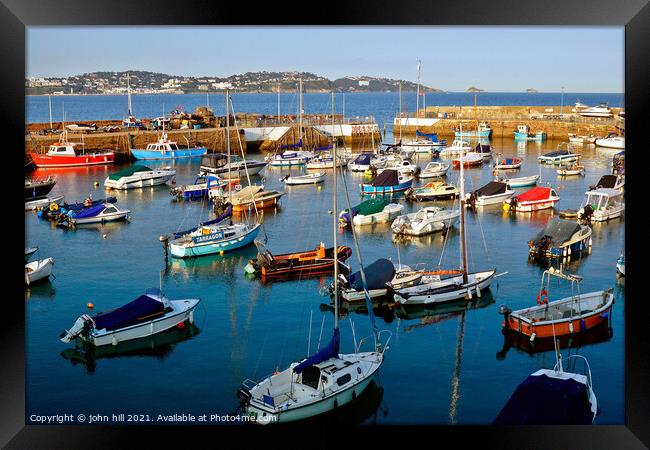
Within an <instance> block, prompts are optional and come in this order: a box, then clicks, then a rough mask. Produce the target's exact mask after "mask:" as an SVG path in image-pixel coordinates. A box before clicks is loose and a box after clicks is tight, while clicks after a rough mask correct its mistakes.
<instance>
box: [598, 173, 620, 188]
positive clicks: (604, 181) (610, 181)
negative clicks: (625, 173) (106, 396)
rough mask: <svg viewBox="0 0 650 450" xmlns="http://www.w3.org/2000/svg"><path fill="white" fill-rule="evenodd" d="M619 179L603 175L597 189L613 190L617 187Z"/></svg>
mask: <svg viewBox="0 0 650 450" xmlns="http://www.w3.org/2000/svg"><path fill="white" fill-rule="evenodd" d="M617 178H618V177H617V176H616V175H603V176H602V177H600V180H598V183H596V187H599V188H609V189H613V188H614V186H616V180H617Z"/></svg>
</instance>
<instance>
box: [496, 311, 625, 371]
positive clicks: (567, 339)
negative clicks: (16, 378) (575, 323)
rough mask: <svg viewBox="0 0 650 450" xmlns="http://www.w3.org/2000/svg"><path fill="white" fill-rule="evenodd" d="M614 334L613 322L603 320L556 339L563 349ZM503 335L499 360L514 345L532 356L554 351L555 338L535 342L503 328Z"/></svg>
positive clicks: (590, 342)
mask: <svg viewBox="0 0 650 450" xmlns="http://www.w3.org/2000/svg"><path fill="white" fill-rule="evenodd" d="M610 321H611V315H610ZM613 335H614V330H613V329H612V327H611V322H610V323H607V322H603V323H602V324H600V325H598V326H597V327H594V328H592V329H589V330H586V331H584V332H582V333H580V334H574V335H570V334H568V335H563V336H558V337H556V339H557V341H558V343H559V345H560V350H562V349H567V348H580V347H583V346H585V345H591V344H599V343H601V342H605V341H609V340H610V339H611V338H612V336H613ZM503 336H504V339H503V348H502V349H501V350H500V351H498V352H497V359H498V360H504V359H505V358H506V355H507V354H508V351H509V350H510V349H511V348H512V347H514V348H516V349H517V350H520V351H523V352H526V353H528V354H529V355H530V356H533V355H534V354H536V353H542V352H552V351H554V347H553V338H547V339H541V338H537V339H535V340H534V342H530V338H529V337H528V336H525V335H523V334H521V333H516V332H513V331H512V330H507V329H506V330H503Z"/></svg>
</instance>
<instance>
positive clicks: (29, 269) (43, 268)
mask: <svg viewBox="0 0 650 450" xmlns="http://www.w3.org/2000/svg"><path fill="white" fill-rule="evenodd" d="M37 249H38V248H37ZM32 253H33V252H32ZM25 256H27V252H25ZM53 265H54V258H45V259H39V260H37V261H32V262H30V263H27V264H25V284H26V285H27V286H29V285H31V284H33V283H35V282H37V281H40V280H45V279H47V278H48V277H49V276H50V275H51V274H52V266H53Z"/></svg>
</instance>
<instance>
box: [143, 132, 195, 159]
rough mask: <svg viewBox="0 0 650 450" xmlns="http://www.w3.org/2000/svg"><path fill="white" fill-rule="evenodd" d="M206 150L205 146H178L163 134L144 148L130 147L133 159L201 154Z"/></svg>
mask: <svg viewBox="0 0 650 450" xmlns="http://www.w3.org/2000/svg"><path fill="white" fill-rule="evenodd" d="M207 152H208V149H207V147H190V146H189V144H188V146H187V148H180V147H179V146H178V145H177V144H176V142H174V141H171V140H169V139H168V138H167V135H166V134H165V135H163V137H162V138H160V139H159V140H158V142H153V143H151V144H147V148H145V149H137V148H132V149H131V154H132V155H133V157H134V158H135V159H176V158H193V157H196V156H203V155H205V154H206V153H207Z"/></svg>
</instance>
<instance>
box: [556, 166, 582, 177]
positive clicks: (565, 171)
mask: <svg viewBox="0 0 650 450" xmlns="http://www.w3.org/2000/svg"><path fill="white" fill-rule="evenodd" d="M555 171H556V172H557V174H558V175H559V176H562V177H568V176H572V175H583V176H584V174H585V166H583V165H582V164H577V163H575V164H569V165H566V166H562V167H560V168H559V169H555Z"/></svg>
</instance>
